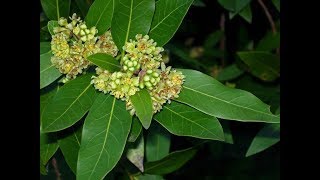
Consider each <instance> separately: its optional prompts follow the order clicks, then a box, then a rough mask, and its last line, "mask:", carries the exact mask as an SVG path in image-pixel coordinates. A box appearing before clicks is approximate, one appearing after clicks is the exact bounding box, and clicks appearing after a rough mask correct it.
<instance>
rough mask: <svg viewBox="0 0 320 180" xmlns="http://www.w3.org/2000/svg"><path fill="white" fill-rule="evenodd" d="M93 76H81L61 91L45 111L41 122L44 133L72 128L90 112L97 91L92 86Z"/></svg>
mask: <svg viewBox="0 0 320 180" xmlns="http://www.w3.org/2000/svg"><path fill="white" fill-rule="evenodd" d="M91 76H92V74H86V75H82V76H79V77H77V78H76V79H74V80H72V81H70V82H68V83H67V84H65V85H64V86H62V87H61V88H60V89H59V91H58V93H57V94H56V95H55V96H54V97H53V99H52V101H50V103H49V104H48V105H47V107H46V108H45V109H44V110H43V113H42V116H41V122H42V130H43V131H44V132H52V131H59V130H62V129H65V128H67V127H70V126H72V125H73V124H75V123H76V122H77V121H79V120H80V119H81V117H82V116H83V115H84V114H85V113H86V112H87V111H88V110H89V108H90V107H91V105H92V103H93V101H94V99H95V96H96V90H95V89H94V88H93V87H92V85H91V84H90V79H91Z"/></svg>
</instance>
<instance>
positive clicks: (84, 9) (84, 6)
mask: <svg viewBox="0 0 320 180" xmlns="http://www.w3.org/2000/svg"><path fill="white" fill-rule="evenodd" d="M75 2H76V4H77V6H78V8H79V9H80V11H81V13H82V15H83V16H85V15H86V14H87V13H88V10H89V7H90V5H91V4H90V3H89V1H87V0H75ZM86 23H87V22H86ZM87 24H88V23H87Z"/></svg>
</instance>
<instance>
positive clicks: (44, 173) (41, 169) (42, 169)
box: [40, 158, 48, 175]
mask: <svg viewBox="0 0 320 180" xmlns="http://www.w3.org/2000/svg"><path fill="white" fill-rule="evenodd" d="M40 174H42V175H47V174H48V173H47V169H46V166H45V165H44V164H43V162H42V159H41V158H40Z"/></svg>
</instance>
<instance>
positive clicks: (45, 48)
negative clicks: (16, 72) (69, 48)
mask: <svg viewBox="0 0 320 180" xmlns="http://www.w3.org/2000/svg"><path fill="white" fill-rule="evenodd" d="M50 50H51V44H50V42H40V55H41V54H44V53H47V52H49V51H50Z"/></svg>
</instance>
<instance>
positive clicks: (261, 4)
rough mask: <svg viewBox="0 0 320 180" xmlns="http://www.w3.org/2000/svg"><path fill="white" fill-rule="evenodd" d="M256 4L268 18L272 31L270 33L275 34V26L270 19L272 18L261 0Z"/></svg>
mask: <svg viewBox="0 0 320 180" xmlns="http://www.w3.org/2000/svg"><path fill="white" fill-rule="evenodd" d="M258 3H259V4H260V6H261V7H262V9H263V10H264V13H265V14H266V16H267V18H268V21H269V23H270V26H271V29H272V32H273V34H275V33H277V29H276V25H275V23H274V21H273V19H272V16H271V14H270V13H269V11H268V8H267V7H266V5H265V4H264V3H263V1H262V0H258Z"/></svg>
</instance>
